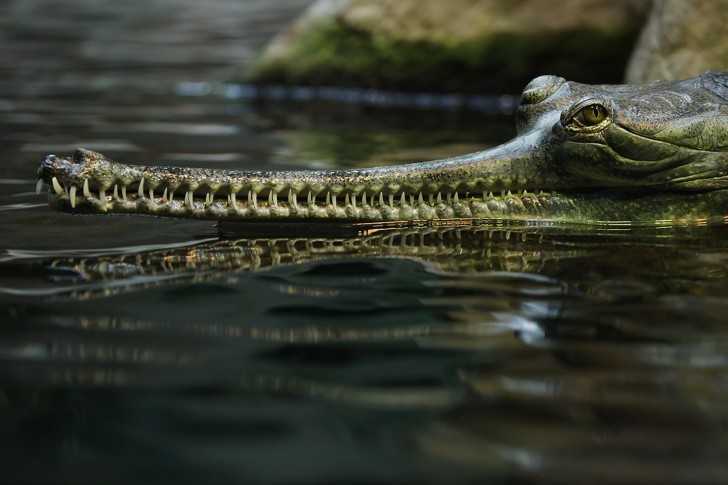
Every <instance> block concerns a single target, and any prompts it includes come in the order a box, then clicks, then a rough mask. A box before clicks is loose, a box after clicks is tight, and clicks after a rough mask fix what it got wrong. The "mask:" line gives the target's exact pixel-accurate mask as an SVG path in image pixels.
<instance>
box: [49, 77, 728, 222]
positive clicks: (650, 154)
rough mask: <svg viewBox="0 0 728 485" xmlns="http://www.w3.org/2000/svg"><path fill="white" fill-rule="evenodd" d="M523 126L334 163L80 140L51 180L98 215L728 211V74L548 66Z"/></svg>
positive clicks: (515, 216)
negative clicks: (193, 160) (257, 165)
mask: <svg viewBox="0 0 728 485" xmlns="http://www.w3.org/2000/svg"><path fill="white" fill-rule="evenodd" d="M517 128H518V134H517V136H516V138H514V139H513V140H511V141H510V142H508V143H505V144H503V145H500V146H498V147H495V148H493V149H489V150H485V151H482V152H478V153H474V154H470V155H464V156H460V157H455V158H450V159H446V160H437V161H431V162H422V163H414V164H406V165H398V166H388V167H377V168H371V169H352V170H333V171H248V172H245V171H234V170H208V169H188V168H175V167H151V166H149V167H144V166H132V165H124V164H121V163H115V162H112V161H109V160H108V159H106V158H105V157H104V156H103V155H101V154H98V153H95V152H90V151H88V150H83V149H79V150H77V151H76V153H75V155H74V157H73V159H72V160H66V159H62V158H59V157H56V156H54V155H49V156H47V157H46V158H45V159H44V160H43V161H42V163H41V167H40V169H39V176H40V177H41V179H42V180H44V181H45V182H46V183H48V184H49V185H50V187H51V188H50V190H49V194H50V198H51V204H52V205H53V206H55V207H57V208H59V209H63V210H67V211H71V212H85V213H106V214H108V213H133V214H150V215H157V216H173V217H187V218H198V219H215V220H236V221H237V220H239V221H302V220H303V221H346V222H367V221H369V222H381V221H434V220H443V219H444V220H449V219H470V218H474V219H488V220H491V219H508V220H533V221H539V222H541V223H550V222H566V223H585V224H600V223H605V224H659V225H662V224H666V225H670V224H708V223H723V222H724V215H726V214H728V73H705V74H703V75H702V76H699V77H696V78H693V79H688V80H685V81H678V82H658V83H651V84H647V85H644V86H632V85H616V86H612V85H599V86H590V85H585V84H579V83H575V82H568V81H566V80H564V79H563V78H559V77H556V76H541V77H538V78H536V79H534V80H533V81H531V82H530V83H529V84H528V86H526V88H525V90H524V92H523V95H522V100H521V105H520V106H519V108H518V112H517Z"/></svg>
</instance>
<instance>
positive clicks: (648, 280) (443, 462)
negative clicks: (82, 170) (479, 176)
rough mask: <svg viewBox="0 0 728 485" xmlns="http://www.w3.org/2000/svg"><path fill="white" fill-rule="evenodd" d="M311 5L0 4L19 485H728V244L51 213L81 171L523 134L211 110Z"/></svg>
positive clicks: (451, 114) (361, 152) (483, 122)
mask: <svg viewBox="0 0 728 485" xmlns="http://www.w3.org/2000/svg"><path fill="white" fill-rule="evenodd" d="M306 4H307V1H306V0H300V1H299V0H286V1H285V2H269V1H266V0H253V1H246V2H239V1H237V0H235V1H233V0H230V1H218V2H193V1H186V0H185V1H182V2H180V1H175V2H171V1H166V0H150V1H147V2H144V3H141V2H140V3H130V2H110V1H109V2H98V1H93V2H92V1H91V0H88V1H85V2H84V1H77V2H73V3H72V4H71V5H67V4H66V2H63V3H59V2H53V1H51V0H30V1H28V0H24V1H22V2H21V1H14V2H12V1H11V2H6V3H4V4H2V5H0V51H1V52H2V56H3V57H2V58H3V60H4V61H5V62H4V63H2V65H0V142H1V144H0V154H1V157H0V159H2V161H3V163H2V164H0V227H2V236H1V237H0V250H2V253H0V321H2V324H3V325H2V329H1V330H0V335H1V337H0V359H1V361H2V363H1V364H0V408H1V409H2V413H0V420H1V421H0V422H1V425H0V426H2V428H1V429H2V433H1V434H0V443H1V445H2V449H3V453H2V463H3V467H2V472H0V473H2V482H3V483H9V484H15V483H24V484H26V483H32V484H62V483H74V484H81V483H89V484H91V483H94V484H96V483H110V484H115V483H119V484H128V483H134V484H141V483H174V484H180V483H201V482H202V483H213V484H214V483H221V484H222V483H225V484H229V483H287V484H288V483H301V484H304V483H305V484H308V483H338V482H344V483H394V482H396V483H403V482H412V483H444V482H446V483H457V482H460V483H499V482H507V483H534V482H545V483H575V484H576V483H585V482H588V481H592V480H599V481H601V482H605V483H617V484H623V483H661V484H664V483H719V482H724V481H725V477H726V473H727V472H728V470H726V468H727V467H728V466H727V465H726V464H725V461H724V457H725V456H726V452H727V451H728V442H727V441H726V439H725V427H726V424H725V423H726V422H728V414H727V412H726V409H728V406H726V405H727V404H728V394H727V391H728V379H727V378H726V373H725V370H726V367H727V366H728V357H727V356H728V328H727V327H726V326H725V315H726V311H728V303H726V301H727V300H726V298H725V295H726V294H728V283H727V282H728V235H727V234H726V232H725V230H724V229H723V228H695V229H668V230H652V231H649V230H642V231H627V230H620V231H608V232H607V231H602V232H598V231H594V230H584V229H582V230H577V229H573V228H572V229H556V228H531V227H523V226H507V227H504V226H496V227H487V226H486V227H477V226H463V227H457V228H422V229H412V228H410V229H396V228H395V229H380V230H376V229H369V230H354V229H352V228H350V227H341V228H337V229H336V230H329V231H326V232H323V233H322V232H320V231H319V232H310V231H308V232H306V231H303V230H302V229H301V228H300V227H297V228H296V229H295V230H291V229H287V228H285V227H275V228H271V227H249V226H236V225H227V226H222V227H217V226H215V225H214V224H210V223H208V222H196V221H185V220H173V219H153V218H143V217H98V216H70V215H67V214H59V213H55V212H52V211H51V210H50V209H48V208H47V207H46V203H45V197H44V196H37V195H35V194H33V193H32V186H33V183H34V173H35V169H36V166H37V162H38V160H39V159H40V157H41V156H42V155H45V154H46V153H49V152H56V153H59V154H64V153H67V152H69V151H71V150H72V149H73V148H75V147H76V146H85V147H87V148H92V149H97V150H99V151H102V152H103V153H105V154H107V155H109V156H111V157H114V158H117V159H119V160H124V161H128V162H142V161H149V160H152V161H168V162H173V163H175V164H188V165H190V166H193V165H194V166H210V167H221V168H222V167H243V168H244V167H250V168H253V167H257V168H262V167H276V168H285V167H335V166H366V165H371V164H374V163H375V162H377V161H379V160H391V161H400V160H409V159H425V158H434V157H441V156H447V155H450V154H455V153H463V152H468V151H472V150H474V149H476V148H478V147H482V146H484V145H489V144H494V143H498V142H500V141H502V140H505V139H507V138H508V137H509V136H510V135H511V133H512V128H511V125H510V122H509V121H508V120H505V119H504V118H503V117H502V116H501V115H497V114H494V115H491V116H486V115H485V114H484V113H482V112H480V113H477V112H476V113H470V114H464V113H462V112H459V111H454V110H452V109H444V110H443V109H439V110H435V109H431V110H426V109H423V108H422V107H421V106H420V107H419V108H412V107H410V108H408V109H404V110H402V109H400V110H396V109H390V108H386V107H383V106H375V105H376V103H369V104H368V105H362V104H357V103H343V104H342V103H339V104H335V103H331V102H326V103H310V102H308V103H306V102H303V101H302V100H295V99H287V100H279V101H274V100H271V99H269V98H270V97H271V96H268V97H267V98H266V99H263V100H261V99H259V98H255V99H251V97H250V96H248V97H245V96H241V91H240V89H239V88H234V89H233V94H234V96H232V97H231V96H226V95H225V88H221V89H222V91H220V89H217V90H216V89H211V92H207V91H206V89H207V88H204V89H203V90H202V91H200V90H199V89H197V90H192V91H190V88H191V87H194V86H197V87H199V86H203V87H205V86H208V85H207V84H199V83H205V82H207V81H209V80H210V79H220V78H222V76H223V75H224V73H225V72H227V71H228V70H229V69H230V66H231V65H234V64H235V63H238V62H239V63H245V62H249V61H250V60H251V58H252V56H253V55H254V53H255V51H256V49H258V48H259V47H260V46H261V45H262V44H263V43H264V42H265V40H266V39H267V38H269V36H270V35H272V33H273V32H275V31H276V30H278V29H279V28H280V27H281V25H283V24H284V23H285V22H286V21H288V20H289V19H290V18H292V17H294V16H295V14H296V13H297V12H298V11H300V9H301V8H302V7H304V6H305V5H306ZM180 83H186V84H180ZM190 83H192V84H190ZM193 91H194V92H193ZM228 94H229V91H228ZM243 94H244V92H243ZM441 107H442V106H441ZM476 111H477V110H476ZM496 111H497V110H496Z"/></svg>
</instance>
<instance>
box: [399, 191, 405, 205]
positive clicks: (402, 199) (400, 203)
mask: <svg viewBox="0 0 728 485" xmlns="http://www.w3.org/2000/svg"><path fill="white" fill-rule="evenodd" d="M406 203H407V199H406V196H405V195H404V192H402V195H400V196H399V205H400V206H404V205H405V204H406Z"/></svg>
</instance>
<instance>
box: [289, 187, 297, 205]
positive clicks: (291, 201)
mask: <svg viewBox="0 0 728 485" xmlns="http://www.w3.org/2000/svg"><path fill="white" fill-rule="evenodd" d="M288 204H289V205H290V206H291V207H294V208H296V209H298V195H296V193H295V192H294V191H293V190H289V191H288Z"/></svg>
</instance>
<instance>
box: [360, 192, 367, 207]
mask: <svg viewBox="0 0 728 485" xmlns="http://www.w3.org/2000/svg"><path fill="white" fill-rule="evenodd" d="M361 205H363V206H366V205H367V193H366V192H362V193H361Z"/></svg>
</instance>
